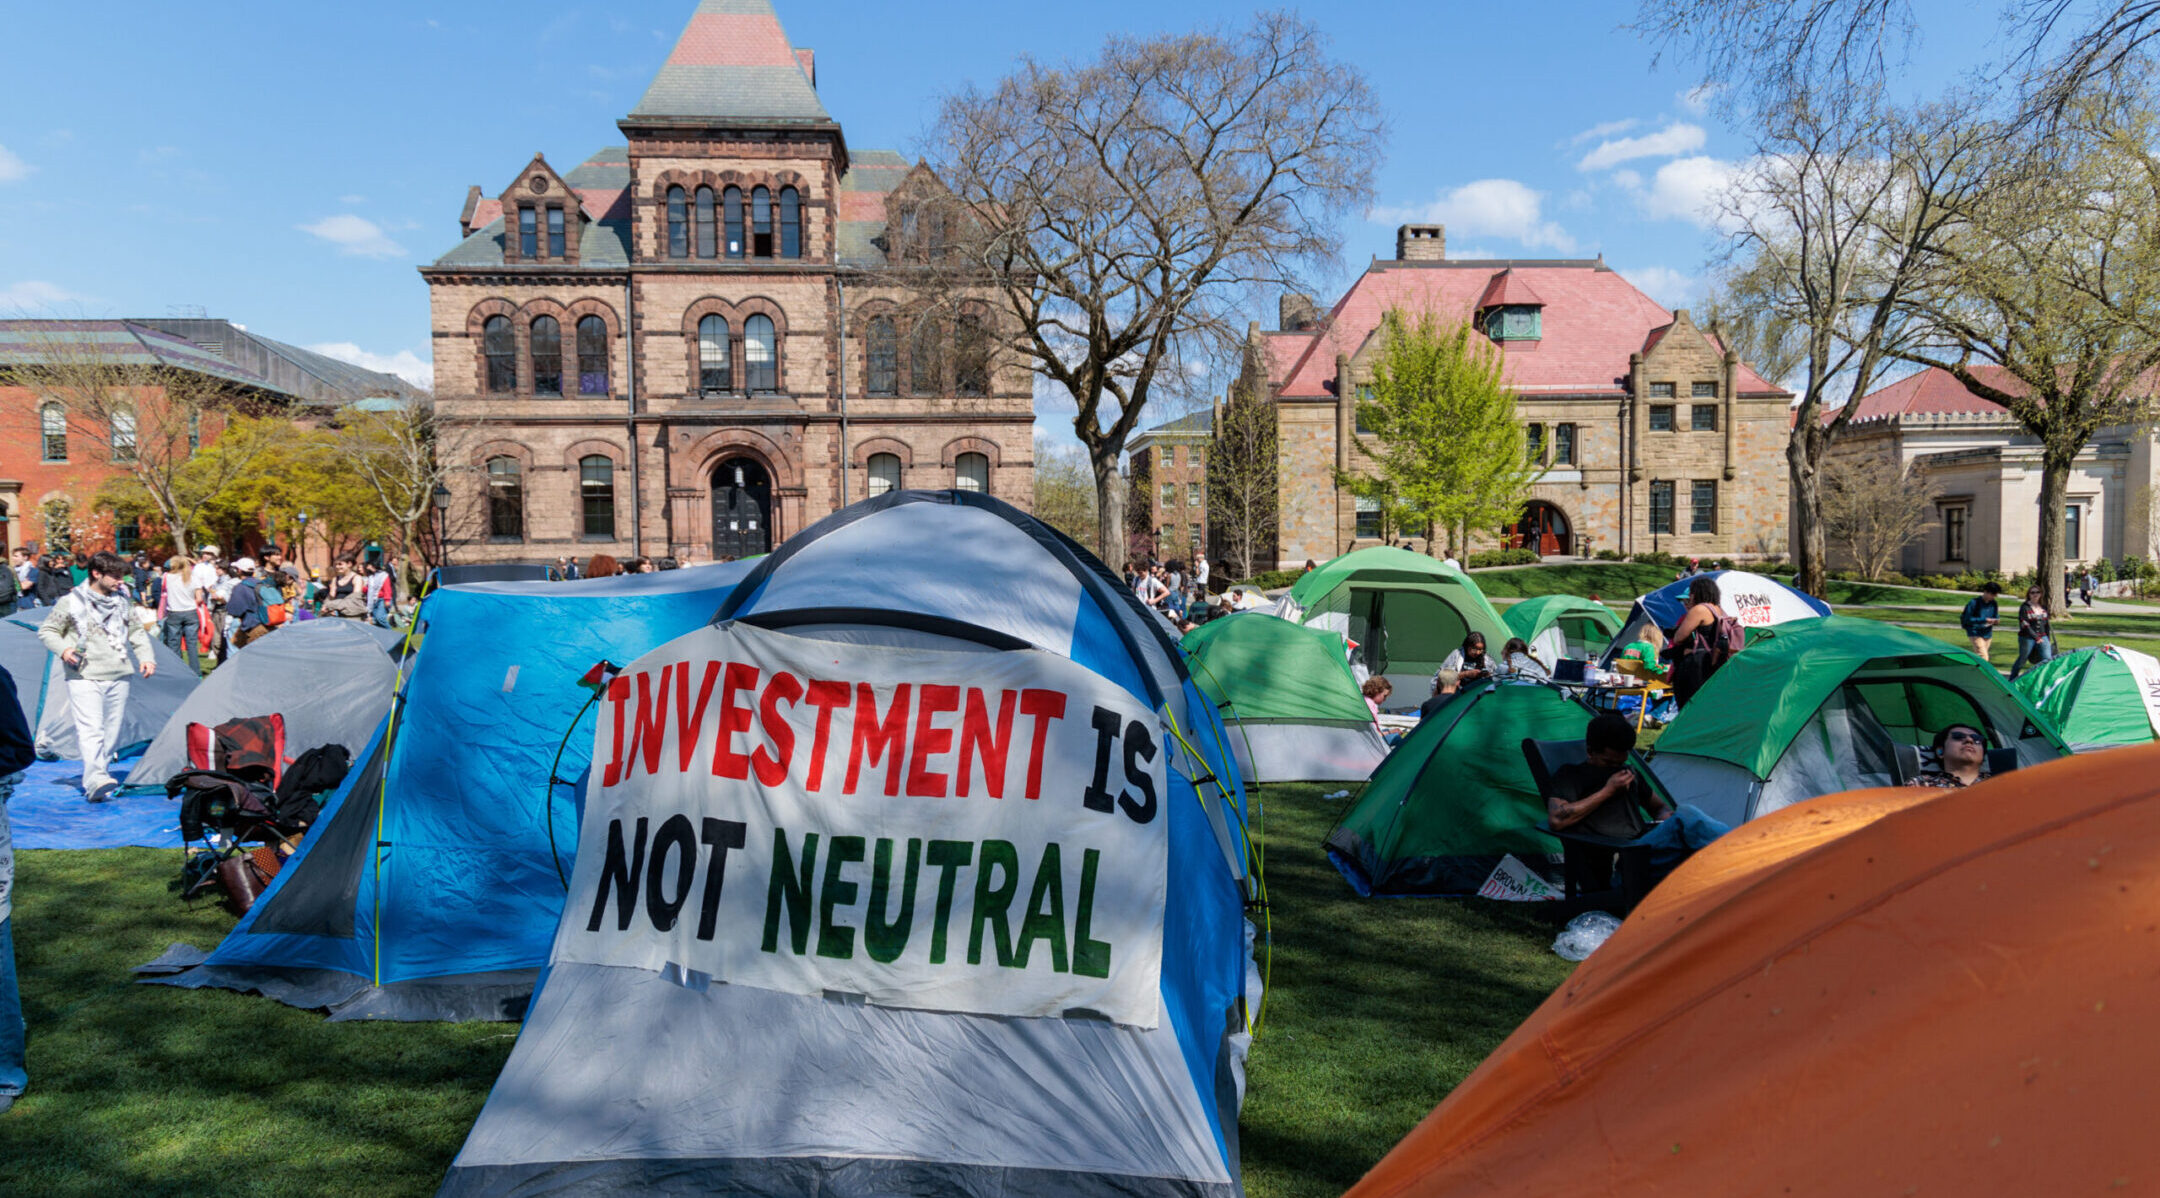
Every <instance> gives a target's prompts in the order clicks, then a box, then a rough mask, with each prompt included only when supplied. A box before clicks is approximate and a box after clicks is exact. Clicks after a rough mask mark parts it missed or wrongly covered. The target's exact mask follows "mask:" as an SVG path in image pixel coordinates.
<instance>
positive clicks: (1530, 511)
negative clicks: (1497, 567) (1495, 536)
mask: <svg viewBox="0 0 2160 1198" xmlns="http://www.w3.org/2000/svg"><path fill="white" fill-rule="evenodd" d="M1501 532H1502V535H1503V536H1504V537H1505V539H1506V541H1507V547H1508V548H1510V549H1528V550H1530V551H1532V552H1534V553H1536V554H1537V555H1538V556H1539V557H1553V556H1556V555H1558V556H1565V555H1567V554H1570V553H1573V552H1575V529H1574V526H1573V525H1572V524H1570V523H1568V518H1567V513H1566V512H1563V511H1561V510H1560V509H1559V508H1557V507H1555V506H1553V505H1552V504H1549V503H1547V502H1545V501H1544V500H1542V499H1533V500H1531V501H1530V502H1528V503H1526V504H1524V505H1523V514H1522V519H1520V520H1517V521H1516V522H1515V523H1513V524H1510V525H1508V526H1507V527H1506V528H1505V529H1503V530H1501Z"/></svg>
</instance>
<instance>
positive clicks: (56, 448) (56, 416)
mask: <svg viewBox="0 0 2160 1198" xmlns="http://www.w3.org/2000/svg"><path fill="white" fill-rule="evenodd" d="M38 429H39V431H41V432H42V433H44V439H45V453H44V460H45V461H48V462H64V461H67V409H66V408H63V407H61V406H60V405H59V404H56V403H49V404H46V405H45V406H44V407H41V408H39V409H38Z"/></svg>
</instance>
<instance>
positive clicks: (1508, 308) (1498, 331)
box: [1485, 304, 1545, 341]
mask: <svg viewBox="0 0 2160 1198" xmlns="http://www.w3.org/2000/svg"><path fill="white" fill-rule="evenodd" d="M1485 335H1486V336H1487V337H1490V338H1492V339H1493V340H1494V341H1537V340H1541V339H1542V338H1543V337H1544V336H1545V319H1544V309H1542V308H1540V307H1538V306H1537V305H1535V304H1508V305H1505V306H1503V307H1498V308H1493V309H1491V310H1489V311H1487V312H1486V313H1485Z"/></svg>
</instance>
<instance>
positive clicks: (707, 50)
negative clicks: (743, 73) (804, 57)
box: [667, 12, 802, 67]
mask: <svg viewBox="0 0 2160 1198" xmlns="http://www.w3.org/2000/svg"><path fill="white" fill-rule="evenodd" d="M667 64H668V65H669V66H676V67H777V66H791V67H792V66H800V65H802V64H801V63H800V61H799V60H798V59H797V58H796V57H795V49H794V47H792V46H790V45H788V40H787V34H786V33H785V32H783V31H782V30H781V28H780V18H778V17H775V16H770V15H756V14H751V13H709V12H701V13H698V14H697V15H696V16H693V17H691V18H690V23H689V25H687V26H685V27H684V29H683V35H682V40H681V41H679V42H676V43H675V52H674V53H673V54H670V55H668V60H667Z"/></svg>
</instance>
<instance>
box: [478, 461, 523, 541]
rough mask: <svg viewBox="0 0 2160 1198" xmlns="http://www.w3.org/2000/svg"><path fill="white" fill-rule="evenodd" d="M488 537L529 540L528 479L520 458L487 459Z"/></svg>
mask: <svg viewBox="0 0 2160 1198" xmlns="http://www.w3.org/2000/svg"><path fill="white" fill-rule="evenodd" d="M487 518H488V536H490V537H493V538H496V539H498V540H513V541H516V540H523V539H524V537H525V480H524V479H523V478H522V477H520V476H519V472H518V464H517V459H516V458H489V459H488V460H487Z"/></svg>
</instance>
